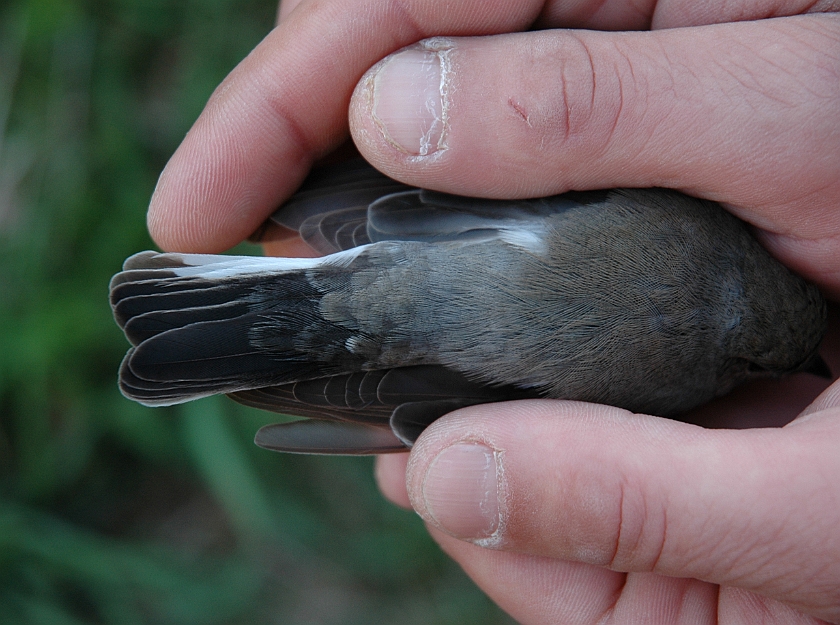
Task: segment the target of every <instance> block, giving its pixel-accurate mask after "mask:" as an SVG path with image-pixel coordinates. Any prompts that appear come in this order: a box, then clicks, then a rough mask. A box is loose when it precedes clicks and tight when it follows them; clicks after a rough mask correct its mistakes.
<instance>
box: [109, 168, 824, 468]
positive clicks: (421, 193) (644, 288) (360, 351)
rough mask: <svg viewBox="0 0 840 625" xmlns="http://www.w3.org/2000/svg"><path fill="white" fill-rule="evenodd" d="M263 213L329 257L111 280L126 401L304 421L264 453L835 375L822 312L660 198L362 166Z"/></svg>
mask: <svg viewBox="0 0 840 625" xmlns="http://www.w3.org/2000/svg"><path fill="white" fill-rule="evenodd" d="M271 220H272V221H274V222H276V223H277V224H280V225H283V226H285V227H287V228H292V229H294V230H297V231H298V232H299V233H300V236H301V237H302V238H303V240H304V241H306V242H307V243H308V244H309V245H310V246H311V247H313V248H314V249H315V250H316V251H318V252H320V253H322V254H324V256H323V257H320V258H263V257H243V256H223V255H221V256H216V255H201V254H179V253H165V254H159V253H155V252H141V253H139V254H136V255H134V256H132V257H130V258H129V259H128V260H126V262H125V265H124V266H123V271H122V272H120V273H118V274H117V275H115V276H114V278H113V279H112V281H111V287H110V289H111V305H112V308H113V311H114V317H115V319H116V321H117V323H118V324H119V325H120V327H121V328H123V330H124V331H125V334H126V337H127V338H128V340H129V341H130V343H131V345H132V347H131V348H130V349H129V351H128V354H127V355H126V357H125V359H124V360H123V363H122V366H121V369H120V389H121V390H122V392H123V394H124V395H125V396H126V397H128V398H130V399H133V400H135V401H138V402H140V403H142V404H145V405H147V406H165V405H170V404H176V403H181V402H185V401H189V400H192V399H197V398H199V397H205V396H207V395H214V394H219V393H226V394H228V395H229V396H230V397H232V398H233V399H235V400H236V401H239V402H241V403H243V404H247V405H249V406H255V407H257V408H261V409H264V410H270V411H274V412H279V413H284V414H289V415H296V416H301V417H309V418H308V419H303V420H299V421H294V422H291V423H284V424H277V425H270V426H266V427H265V428H263V429H261V430H260V431H259V433H258V434H257V437H256V442H257V444H258V445H261V446H263V447H266V448H269V449H274V450H279V451H291V452H301V453H338V454H370V453H383V452H389V451H404V450H405V449H406V448H407V447H410V446H411V445H412V444H413V442H414V441H415V440H416V439H417V437H418V436H419V435H420V433H421V432H422V431H423V430H424V429H425V427H426V426H428V425H429V424H430V423H432V422H433V421H434V420H435V419H437V418H438V417H440V416H442V415H444V414H446V413H448V412H451V411H452V410H455V409H457V408H461V407H464V406H470V405H475V404H482V403H487V402H498V401H505V400H511V399H527V398H537V397H543V398H557V399H576V400H583V401H590V402H598V403H604V404H610V405H614V406H619V407H622V408H626V409H628V410H632V411H635V412H645V413H650V414H656V415H662V416H672V415H677V414H679V413H681V412H684V411H686V410H688V409H690V408H693V407H695V406H698V405H700V404H702V403H704V402H707V401H709V400H711V399H713V398H714V397H717V396H719V395H722V394H724V393H726V392H728V391H729V390H731V389H732V388H734V387H735V386H737V385H738V384H740V383H741V382H744V381H746V380H748V379H752V378H756V377H766V376H782V375H785V374H788V373H794V372H799V371H809V372H812V373H816V374H822V375H826V374H827V375H830V373H829V372H828V371H827V367H826V366H825V363H824V362H823V361H822V360H821V359H820V357H819V356H818V355H817V349H818V347H819V344H820V341H821V339H822V336H823V334H824V333H825V330H826V325H827V320H826V304H825V301H824V300H823V298H822V297H821V295H820V293H819V291H818V290H817V288H816V287H815V286H813V285H810V284H808V283H806V282H805V281H804V280H802V279H801V278H800V277H799V276H797V275H795V274H794V273H792V272H791V271H789V270H788V269H787V268H785V267H784V266H783V265H781V264H780V263H779V262H778V261H776V260H775V259H774V258H773V257H771V256H770V255H769V254H768V253H767V252H766V251H765V250H764V248H762V247H761V246H760V245H759V244H758V242H757V241H756V240H755V239H754V238H753V237H752V235H751V234H750V232H749V230H748V229H747V227H746V226H745V225H744V224H743V223H742V222H741V221H739V220H738V219H736V218H735V217H733V216H732V215H730V214H729V213H728V212H726V211H725V210H724V209H723V208H722V207H720V206H719V205H717V204H715V203H713V202H709V201H705V200H700V199H697V198H693V197H689V196H687V195H684V194H682V193H679V192H676V191H672V190H668V189H613V190H608V191H595V192H572V193H566V194H562V195H557V196H553V197H547V198H539V199H531V200H511V201H502V200H486V199H476V198H465V197H459V196H454V195H449V194H445V193H439V192H434V191H428V190H424V189H417V188H413V187H409V186H406V185H403V184H401V183H399V182H396V181H393V180H391V179H389V178H387V177H385V176H383V175H382V174H380V173H379V172H377V171H376V170H374V169H373V168H371V167H370V166H368V165H366V164H365V163H363V162H361V161H352V162H349V163H344V164H342V165H338V166H333V167H332V168H328V169H325V170H321V171H317V172H315V173H314V174H313V175H311V176H310V177H309V178H308V179H307V181H306V182H305V183H304V185H303V186H302V187H301V189H300V190H299V191H298V193H297V194H296V195H294V196H293V197H292V198H291V199H290V200H289V201H288V202H287V203H286V204H285V205H284V206H283V207H281V208H280V209H279V210H278V211H277V212H276V213H275V214H274V215H272V217H271Z"/></svg>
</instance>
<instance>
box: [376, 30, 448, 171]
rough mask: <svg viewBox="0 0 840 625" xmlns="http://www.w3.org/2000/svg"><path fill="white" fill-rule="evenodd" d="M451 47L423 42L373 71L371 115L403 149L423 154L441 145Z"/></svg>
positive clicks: (443, 142) (446, 107)
mask: <svg viewBox="0 0 840 625" xmlns="http://www.w3.org/2000/svg"><path fill="white" fill-rule="evenodd" d="M450 50H451V47H446V46H445V45H441V44H440V42H437V43H436V42H435V40H431V41H426V42H423V43H421V44H420V46H419V47H413V48H409V49H407V50H403V51H402V52H398V53H397V54H395V55H393V56H392V57H390V58H388V59H386V60H385V61H384V62H383V63H382V64H381V65H380V67H379V68H378V70H377V71H376V72H375V73H374V75H373V77H372V84H371V85H370V88H371V90H372V96H373V98H372V99H373V106H372V114H373V119H374V121H375V122H376V124H377V126H378V127H379V129H380V131H381V132H382V134H383V135H384V137H385V139H386V141H388V142H389V143H390V144H391V145H393V146H395V147H397V148H398V149H400V150H402V151H403V152H406V153H408V154H411V155H414V156H428V155H430V154H433V153H435V152H437V151H438V150H440V149H442V148H443V147H444V146H445V138H446V126H447V109H448V101H447V100H448V97H447V92H448V83H449V58H448V55H449V52H450Z"/></svg>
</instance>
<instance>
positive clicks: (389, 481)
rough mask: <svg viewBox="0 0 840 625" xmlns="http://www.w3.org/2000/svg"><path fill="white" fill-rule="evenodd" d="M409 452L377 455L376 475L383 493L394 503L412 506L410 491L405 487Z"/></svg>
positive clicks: (407, 506) (405, 506)
mask: <svg viewBox="0 0 840 625" xmlns="http://www.w3.org/2000/svg"><path fill="white" fill-rule="evenodd" d="M407 464H408V454H385V455H382V456H377V458H376V469H375V471H374V475H375V477H376V483H377V484H378V485H379V489H380V490H381V491H382V494H384V495H385V497H387V498H388V499H389V500H390V501H391V502H392V503H394V504H396V505H398V506H400V507H402V508H411V502H410V501H409V500H408V491H407V490H406V489H405V467H406V465H407Z"/></svg>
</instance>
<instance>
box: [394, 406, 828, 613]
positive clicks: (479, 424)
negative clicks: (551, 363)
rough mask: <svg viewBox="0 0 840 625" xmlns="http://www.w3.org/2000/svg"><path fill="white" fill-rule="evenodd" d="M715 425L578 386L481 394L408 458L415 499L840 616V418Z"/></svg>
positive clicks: (488, 533)
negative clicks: (480, 400) (616, 401)
mask: <svg viewBox="0 0 840 625" xmlns="http://www.w3.org/2000/svg"><path fill="white" fill-rule="evenodd" d="M836 412H837V410H836V409H834V410H832V411H827V412H824V413H819V414H813V415H811V416H810V417H809V418H807V419H802V420H800V421H798V422H796V423H795V424H792V425H791V426H788V427H786V428H783V429H761V430H742V431H733V430H704V429H702V428H699V427H697V426H692V425H688V424H684V423H679V422H675V421H670V420H666V419H660V418H655V417H649V416H644V415H634V414H631V413H628V412H625V411H622V410H618V409H614V408H609V407H605V406H597V405H591V404H582V403H575V402H564V401H526V402H513V403H509V404H497V405H487V406H482V407H474V408H468V409H464V410H461V411H458V412H456V413H453V414H452V415H449V416H447V417H444V418H443V419H441V420H439V421H438V422H436V423H434V424H433V425H432V426H431V427H430V428H429V429H428V430H427V432H426V433H424V434H423V436H421V437H420V439H419V441H418V443H417V445H416V446H415V448H414V449H413V451H412V453H411V457H410V461H409V465H408V473H407V485H408V493H409V497H410V499H411V503H412V505H413V507H414V508H415V509H416V510H417V511H418V512H419V514H420V515H421V516H422V517H423V518H424V519H425V520H426V521H427V522H428V523H430V524H432V525H433V526H435V527H437V528H438V529H440V530H442V531H443V532H446V533H448V534H450V535H452V536H455V537H457V538H460V539H462V540H467V541H470V542H473V543H476V544H478V545H481V546H484V547H488V548H492V549H501V550H505V551H512V552H519V553H524V554H529V555H538V556H543V557H550V558H556V559H560V560H566V561H576V562H583V563H589V564H595V565H600V566H604V567H608V568H610V569H612V570H616V571H623V572H655V573H659V574H662V575H667V576H674V577H684V578H694V579H700V580H705V581H708V582H714V583H717V584H721V585H726V586H736V587H740V588H743V589H746V590H750V591H754V592H757V593H760V594H764V595H766V596H769V597H772V598H774V599H777V600H780V601H783V602H785V603H787V604H788V605H790V606H792V607H795V608H797V609H800V610H802V611H803V612H806V613H808V614H812V615H815V616H819V617H820V618H826V619H827V620H830V621H832V622H837V621H838V620H840V607H838V606H840V533H838V532H837V526H836V522H837V518H838V516H840V510H838V505H839V504H838V502H840V481H838V479H837V476H838V475H840V421H838V420H837V414H835V413H836Z"/></svg>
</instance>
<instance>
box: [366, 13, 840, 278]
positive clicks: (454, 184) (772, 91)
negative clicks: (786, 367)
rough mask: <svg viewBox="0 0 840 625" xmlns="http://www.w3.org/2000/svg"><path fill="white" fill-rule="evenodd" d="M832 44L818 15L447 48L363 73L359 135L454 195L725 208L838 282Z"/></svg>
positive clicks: (839, 164)
mask: <svg viewBox="0 0 840 625" xmlns="http://www.w3.org/2000/svg"><path fill="white" fill-rule="evenodd" d="M838 42H840V16H838V15H824V14H821V15H811V16H804V17H791V18H784V19H778V20H762V21H757V22H742V23H737V24H722V25H714V26H704V27H698V28H687V29H669V30H659V31H653V32H636V33H604V32H593V31H562V30H558V31H543V32H532V33H519V34H508V35H499V36H494V37H484V38H436V39H432V40H429V41H425V42H422V43H421V44H418V45H416V46H412V47H410V48H408V49H406V50H403V51H400V52H398V53H396V54H394V55H392V56H390V57H388V58H386V59H385V60H383V61H382V62H380V63H379V64H377V65H376V66H374V67H373V68H372V69H371V70H370V71H369V72H368V73H367V74H366V75H365V77H364V78H363V79H362V80H361V81H360V83H359V85H358V87H357V89H356V91H355V93H354V96H353V99H352V102H351V111H350V119H351V131H352V134H353V137H354V140H355V141H356V143H357V145H358V147H359V149H360V151H361V152H362V154H363V155H364V156H365V157H366V158H367V159H368V160H369V161H371V162H372V163H373V164H374V165H376V166H377V167H378V168H380V169H381V170H383V171H384V172H386V173H388V174H390V175H392V176H394V177H396V178H398V179H400V180H403V181H405V182H408V183H411V184H416V185H419V186H426V187H432V188H435V189H439V190H444V191H450V192H456V193H462V194H467V195H477V196H487V197H531V196H541V195H548V194H553V193H559V192H562V191H566V190H568V189H586V188H593V187H610V186H666V187H672V188H678V189H682V190H684V191H686V192H688V193H691V194H693V195H698V196H701V197H706V198H710V199H715V200H719V201H723V202H726V203H728V204H729V205H731V206H732V207H733V208H734V210H735V211H736V212H737V213H738V214H739V215H740V216H741V217H743V218H745V219H747V220H748V221H750V222H752V223H753V224H755V225H757V226H759V227H760V228H763V229H765V230H767V231H769V232H771V233H775V234H776V235H779V236H782V237H784V238H785V241H795V242H796V243H792V244H791V245H793V249H788V248H784V247H782V246H779V248H778V249H779V251H780V253H782V254H783V255H784V256H785V258H784V260H787V257H788V256H795V257H797V258H798V257H800V256H802V253H803V252H804V251H806V250H805V248H806V247H807V252H808V254H809V257H810V258H811V261H810V264H809V265H803V264H802V263H801V262H800V263H799V265H801V266H800V267H798V268H799V269H800V270H802V271H804V272H805V273H806V274H808V275H809V276H810V277H812V278H817V279H821V280H822V281H823V283H830V284H831V285H832V286H836V287H840V276H838V275H837V270H836V263H835V262H834V261H835V259H836V257H837V254H838V253H840V249H838V243H837V241H840V238H838V237H837V235H838V234H840V219H838V217H837V211H836V207H837V205H838V204H840V160H838V159H837V158H836V154H837V151H838V148H840V136H838V134H837V128H838V127H840V82H838V81H837V75H838V73H840V43H838ZM792 51H795V52H792Z"/></svg>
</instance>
